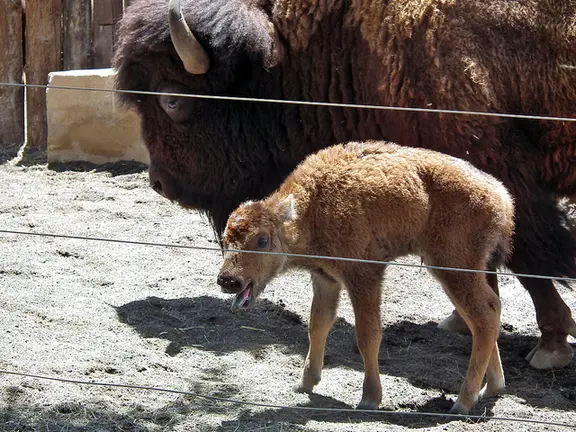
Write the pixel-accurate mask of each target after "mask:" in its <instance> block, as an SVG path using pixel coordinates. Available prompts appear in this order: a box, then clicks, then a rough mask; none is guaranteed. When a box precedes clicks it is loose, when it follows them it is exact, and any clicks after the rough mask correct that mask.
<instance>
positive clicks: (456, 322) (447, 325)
mask: <svg viewBox="0 0 576 432" xmlns="http://www.w3.org/2000/svg"><path fill="white" fill-rule="evenodd" d="M438 328H441V329H442V330H447V331H449V332H452V333H460V334H470V329H469V328H468V326H467V325H466V322H465V321H464V320H463V319H462V317H461V316H460V315H457V314H456V312H452V315H450V316H449V317H448V318H446V319H445V320H444V321H442V322H441V323H440V324H438Z"/></svg>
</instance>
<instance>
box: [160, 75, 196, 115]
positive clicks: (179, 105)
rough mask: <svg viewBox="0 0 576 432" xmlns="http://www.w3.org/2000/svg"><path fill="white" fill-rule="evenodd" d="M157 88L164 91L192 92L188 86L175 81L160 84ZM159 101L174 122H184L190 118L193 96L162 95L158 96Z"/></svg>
mask: <svg viewBox="0 0 576 432" xmlns="http://www.w3.org/2000/svg"><path fill="white" fill-rule="evenodd" d="M157 90H158V91H159V92H164V93H190V90H189V89H188V88H187V87H185V86H183V85H181V84H175V83H163V84H160V86H158V89H157ZM158 102H159V104H160V106H161V107H162V109H163V110H164V112H165V113H166V114H168V116H169V117H170V118H171V119H172V121H173V122H175V123H183V122H186V121H188V120H189V119H190V113H191V112H192V107H193V105H192V104H193V101H192V99H191V98H186V97H178V96H171V95H161V96H158Z"/></svg>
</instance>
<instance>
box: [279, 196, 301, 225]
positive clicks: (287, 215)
mask: <svg viewBox="0 0 576 432" xmlns="http://www.w3.org/2000/svg"><path fill="white" fill-rule="evenodd" d="M276 214H277V215H278V219H279V222H280V223H284V222H289V221H292V220H294V219H296V206H295V204H294V195H292V194H290V195H288V196H287V197H286V198H284V199H283V200H282V201H280V203H279V204H278V207H277V209H276Z"/></svg>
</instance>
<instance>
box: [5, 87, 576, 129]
mask: <svg viewBox="0 0 576 432" xmlns="http://www.w3.org/2000/svg"><path fill="white" fill-rule="evenodd" d="M0 86H8V87H27V88H42V89H48V88H50V89H60V90H78V91H95V92H107V93H118V94H134V95H148V96H172V97H183V98H193V99H211V100H221V101H236V102H259V103H276V104H289V105H304V106H316V107H332V108H357V109H374V110H385V111H410V112H422V113H436V114H459V115H476V116H485V117H503V118H515V119H524V120H547V121H562V122H576V117H557V116H540V115H530V114H512V113H498V112H487V111H465V110H451V109H439V108H417V107H414V108H411V107H399V106H385V105H364V104H347V103H337V102H314V101H304V100H287V99H263V98H250V97H239V96H223V95H222V96H221V95H206V94H191V93H171V92H156V91H143V90H122V89H105V88H96V87H73V86H56V85H41V84H20V83H9V82H0Z"/></svg>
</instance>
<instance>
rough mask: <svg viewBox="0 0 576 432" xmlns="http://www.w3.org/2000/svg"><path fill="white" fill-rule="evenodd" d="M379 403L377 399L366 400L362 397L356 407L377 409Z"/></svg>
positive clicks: (359, 408)
mask: <svg viewBox="0 0 576 432" xmlns="http://www.w3.org/2000/svg"><path fill="white" fill-rule="evenodd" d="M378 405H379V404H377V403H376V402H375V401H370V400H364V399H362V400H361V401H360V403H359V404H358V406H356V409H358V410H377V409H378Z"/></svg>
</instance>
